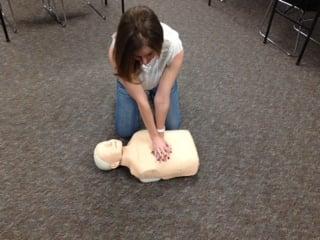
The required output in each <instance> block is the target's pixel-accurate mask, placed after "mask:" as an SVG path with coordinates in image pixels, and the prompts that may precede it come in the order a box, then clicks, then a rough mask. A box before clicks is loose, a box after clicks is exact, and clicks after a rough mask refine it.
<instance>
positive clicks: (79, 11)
mask: <svg viewBox="0 0 320 240" xmlns="http://www.w3.org/2000/svg"><path fill="white" fill-rule="evenodd" d="M65 2H66V9H67V15H68V16H69V19H68V25H67V27H66V28H61V27H60V26H58V25H57V24H56V23H55V22H54V21H53V20H52V19H51V18H50V16H48V15H47V13H46V12H45V11H44V9H42V7H41V1H36V0H32V1H31V0H30V1H22V0H17V1H12V3H13V7H14V10H15V13H16V18H17V22H18V29H19V31H18V33H17V34H14V33H12V31H9V34H10V37H11V40H12V41H11V43H6V42H5V41H4V36H3V34H2V32H0V33H1V34H0V39H1V41H0V54H1V55H0V56H1V60H0V111H1V114H0V124H1V128H0V158H1V159H0V239H139V240H140V239H170V240H171V239H290V240H291V239H320V227H319V226H320V217H319V216H320V182H319V179H320V138H319V132H320V57H319V56H320V54H319V53H320V48H319V47H318V46H317V45H315V44H313V43H311V44H310V45H309V46H308V48H307V50H306V53H305V56H304V58H303V59H302V64H301V66H299V67H297V66H296V65H295V58H291V57H288V56H286V55H285V54H284V53H283V52H281V51H279V49H277V48H275V47H273V46H272V45H271V44H267V45H264V44H263V43H262V39H261V37H260V35H259V34H258V29H259V26H260V23H261V21H262V18H263V15H264V12H265V10H266V8H267V5H268V1H263V0H258V1H254V0H249V1H241V0H227V1H225V2H220V1H212V7H208V6H207V1H206V0H201V1H200V0H197V1H195V0H175V1H170V0H162V1H151V0H145V1H138V0H131V1H127V3H126V7H127V8H128V7H130V6H134V5H137V4H146V5H148V6H150V7H151V8H153V9H154V11H155V12H156V13H157V14H158V16H159V18H160V19H161V21H163V22H166V23H168V24H169V25H171V26H172V27H173V28H175V29H176V30H177V31H179V33H180V37H181V39H182V41H183V45H184V49H185V64H184V67H183V70H182V73H181V74H180V77H179V84H180V91H181V108H182V113H183V124H182V128H185V129H189V130H190V131H191V133H192V135H193V137H194V140H195V142H196V145H197V148H198V153H199V157H200V163H201V166H200V171H199V173H198V175H197V176H195V177H192V178H177V179H173V180H169V181H160V182H157V183H150V184H142V183H140V182H139V181H138V180H137V179H135V178H134V177H133V176H131V175H130V173H129V171H128V169H126V168H119V169H116V170H113V171H110V172H103V171H100V170H99V169H97V168H96V167H95V165H94V162H93V157H92V154H93V149H94V147H95V145H96V144H97V143H98V142H100V141H102V140H106V139H110V138H117V135H116V134H115V129H114V104H115V95H114V91H115V77H114V76H113V75H112V72H111V68H110V66H109V64H108V61H107V49H108V45H109V44H110V40H111V38H110V36H111V34H112V33H113V32H114V31H115V30H116V26H117V23H118V20H119V18H120V16H121V4H120V1H119V0H117V1H109V4H108V6H107V7H105V8H104V9H103V12H104V14H106V16H107V19H106V21H103V20H102V19H101V18H99V17H98V16H97V15H96V14H95V13H94V12H93V11H92V10H91V9H90V8H89V7H87V6H86V5H85V1H84V2H81V1H76V0H73V1H65ZM94 3H95V4H96V5H97V6H98V7H99V9H101V6H100V1H94ZM4 5H5V4H4ZM280 33H281V32H280ZM282 37H283V38H282V39H285V40H284V42H290V41H292V40H293V39H292V38H291V37H290V35H286V34H283V36H282Z"/></svg>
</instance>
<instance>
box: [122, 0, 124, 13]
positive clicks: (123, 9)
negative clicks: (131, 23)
mask: <svg viewBox="0 0 320 240" xmlns="http://www.w3.org/2000/svg"><path fill="white" fill-rule="evenodd" d="M121 9H122V13H124V0H121Z"/></svg>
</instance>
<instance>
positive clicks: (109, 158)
mask: <svg viewBox="0 0 320 240" xmlns="http://www.w3.org/2000/svg"><path fill="white" fill-rule="evenodd" d="M93 157H94V161H95V164H96V165H97V167H98V168H100V169H101V170H110V169H114V168H117V167H118V166H119V165H120V162H121V158H122V142H121V141H120V140H116V139H111V140H109V141H104V142H101V143H99V144H98V145H97V146H96V148H95V149H94V154H93Z"/></svg>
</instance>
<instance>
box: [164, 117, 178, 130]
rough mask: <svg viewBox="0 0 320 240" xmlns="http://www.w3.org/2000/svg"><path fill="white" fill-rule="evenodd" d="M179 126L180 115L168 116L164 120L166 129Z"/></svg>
mask: <svg viewBox="0 0 320 240" xmlns="http://www.w3.org/2000/svg"><path fill="white" fill-rule="evenodd" d="M180 126H181V118H180V116H176V117H171V118H168V119H167V121H166V129H167V130H175V129H179V128H180Z"/></svg>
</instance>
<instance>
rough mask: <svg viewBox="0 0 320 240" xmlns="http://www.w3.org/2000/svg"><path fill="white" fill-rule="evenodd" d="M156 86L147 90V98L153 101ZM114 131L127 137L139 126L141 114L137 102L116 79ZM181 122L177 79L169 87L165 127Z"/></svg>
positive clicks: (175, 126) (178, 124)
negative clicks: (169, 93)
mask: <svg viewBox="0 0 320 240" xmlns="http://www.w3.org/2000/svg"><path fill="white" fill-rule="evenodd" d="M156 92H157V87H155V88H153V89H151V90H149V91H147V94H148V97H149V99H150V100H151V101H152V102H153V101H154V97H155V94H156ZM115 122H116V132H117V134H118V135H119V136H120V137H123V138H129V137H131V136H132V135H133V134H134V133H135V132H136V131H138V130H139V129H140V128H141V123H142V121H141V116H140V112H139V108H138V105H137V103H136V102H135V100H134V99H133V98H131V96H130V95H129V94H128V92H127V90H126V89H125V88H124V86H123V85H122V84H121V83H120V82H119V81H117V94H116V121H115ZM180 123H181V115H180V106H179V88H178V84H177V81H176V82H175V83H174V85H173V87H172V89H171V95H170V107H169V110H168V114H167V118H166V122H165V125H166V129H168V130H172V129H178V128H179V127H180Z"/></svg>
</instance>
